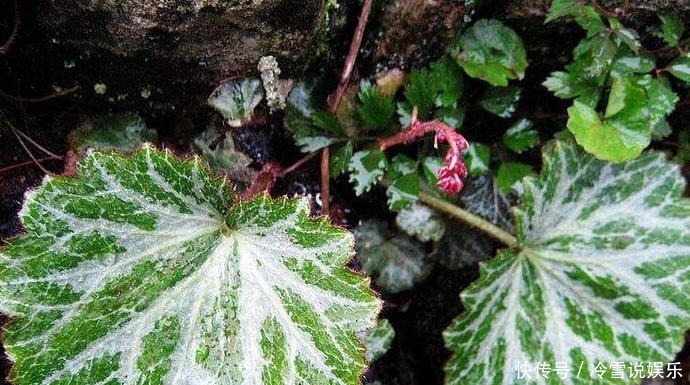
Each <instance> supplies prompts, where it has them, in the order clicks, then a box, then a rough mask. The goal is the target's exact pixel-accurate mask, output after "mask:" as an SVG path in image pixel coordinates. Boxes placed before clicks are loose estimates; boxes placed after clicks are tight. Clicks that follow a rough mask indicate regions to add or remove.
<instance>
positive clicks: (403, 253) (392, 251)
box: [355, 220, 432, 294]
mask: <svg viewBox="0 0 690 385" xmlns="http://www.w3.org/2000/svg"><path fill="white" fill-rule="evenodd" d="M385 230H386V226H385V224H384V223H380V222H378V221H375V220H368V221H365V222H364V223H362V224H361V225H360V226H359V227H358V228H357V230H356V231H355V234H356V237H357V260H358V261H359V262H360V263H361V264H362V269H364V271H365V272H366V273H367V275H369V276H371V277H373V278H374V282H375V283H376V285H378V286H379V287H381V288H382V289H383V290H385V291H386V292H388V293H392V294H395V293H399V292H401V291H404V290H409V289H411V288H412V287H413V286H414V285H415V284H416V283H418V282H421V281H422V280H424V279H425V278H426V277H427V275H429V272H430V271H431V268H432V264H431V261H430V260H429V258H428V257H427V254H426V253H425V252H424V248H423V247H422V245H421V244H420V243H419V242H417V241H415V240H414V239H412V238H410V237H408V236H407V235H405V234H397V235H389V234H388V233H387V232H386V231H385Z"/></svg>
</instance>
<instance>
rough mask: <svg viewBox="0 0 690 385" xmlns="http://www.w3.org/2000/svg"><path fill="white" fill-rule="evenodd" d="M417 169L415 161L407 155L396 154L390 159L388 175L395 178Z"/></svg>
mask: <svg viewBox="0 0 690 385" xmlns="http://www.w3.org/2000/svg"><path fill="white" fill-rule="evenodd" d="M416 171H417V163H416V162H415V161H414V159H412V158H410V157H409V156H407V155H403V154H398V155H396V156H394V157H393V159H391V162H390V165H389V167H388V176H389V177H391V178H393V179H396V178H400V177H401V176H404V175H407V174H412V173H415V172H416Z"/></svg>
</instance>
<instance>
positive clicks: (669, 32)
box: [659, 14, 685, 47]
mask: <svg viewBox="0 0 690 385" xmlns="http://www.w3.org/2000/svg"><path fill="white" fill-rule="evenodd" d="M659 19H660V20H661V32H662V33H663V38H664V41H665V42H666V44H668V45H669V46H671V47H675V46H677V45H678V42H679V41H680V38H681V37H682V36H683V32H685V24H683V20H681V19H680V17H678V16H676V15H672V14H663V15H659Z"/></svg>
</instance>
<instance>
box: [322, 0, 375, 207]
mask: <svg viewBox="0 0 690 385" xmlns="http://www.w3.org/2000/svg"><path fill="white" fill-rule="evenodd" d="M371 3H372V0H364V4H363V5H362V11H361V12H360V14H359V20H358V21H357V28H356V29H355V34H354V36H353V37H352V41H351V42H350V50H349V51H348V53H347V56H346V57H345V66H344V67H343V72H342V74H341V75H340V82H339V83H338V88H336V90H335V92H334V93H333V94H332V95H331V96H329V97H328V112H331V113H334V112H335V111H336V110H337V109H338V106H339V105H340V101H341V100H342V99H343V95H344V94H345V90H346V89H347V85H348V84H350V75H352V69H353V68H354V67H355V60H357V53H358V52H359V47H360V46H361V45H362V38H363V37H364V27H365V26H366V25H367V20H368V19H369V14H370V13H371ZM329 158H330V151H329V149H328V146H326V147H324V148H323V150H321V202H322V205H321V212H322V213H323V214H324V215H328V211H329V200H330V184H329V183H330V182H329V178H330V165H329Z"/></svg>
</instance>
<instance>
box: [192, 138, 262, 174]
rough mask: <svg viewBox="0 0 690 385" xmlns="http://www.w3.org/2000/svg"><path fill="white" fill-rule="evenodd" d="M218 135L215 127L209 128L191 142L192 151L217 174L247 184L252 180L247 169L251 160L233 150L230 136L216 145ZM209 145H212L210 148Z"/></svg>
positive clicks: (250, 171) (233, 146)
mask: <svg viewBox="0 0 690 385" xmlns="http://www.w3.org/2000/svg"><path fill="white" fill-rule="evenodd" d="M219 135H220V133H219V132H218V130H217V129H216V127H209V128H207V129H206V130H205V131H204V132H202V133H201V134H199V135H197V137H196V138H194V140H193V141H192V149H194V151H195V152H196V153H197V154H199V156H201V158H202V159H203V160H204V161H205V162H206V163H208V165H209V166H210V167H211V169H212V170H213V171H215V172H217V173H220V174H224V175H227V176H228V177H229V178H230V179H231V180H233V181H235V182H241V183H243V184H249V183H251V182H252V179H253V175H252V174H253V172H252V170H251V169H250V168H249V164H250V163H251V162H252V160H251V159H250V158H249V157H248V156H247V155H245V154H243V153H241V152H240V151H237V150H236V149H235V142H234V141H233V140H232V136H230V135H229V134H228V133H226V134H225V137H224V138H223V140H221V141H220V142H219V143H216V141H217V138H218V137H219ZM211 144H213V145H214V147H213V148H211Z"/></svg>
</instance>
